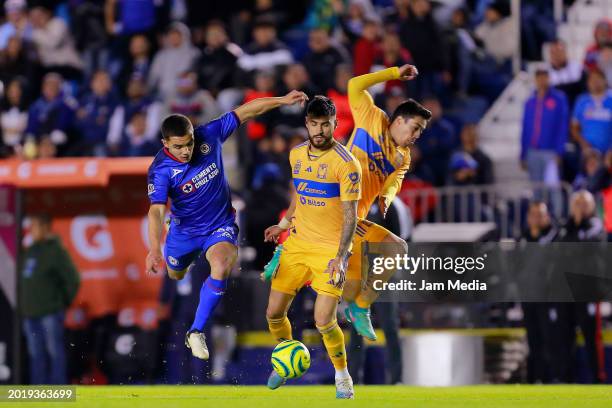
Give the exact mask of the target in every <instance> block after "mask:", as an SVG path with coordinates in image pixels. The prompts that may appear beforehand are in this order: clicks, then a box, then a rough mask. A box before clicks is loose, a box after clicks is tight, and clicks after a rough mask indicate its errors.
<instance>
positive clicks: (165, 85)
mask: <svg viewBox="0 0 612 408" xmlns="http://www.w3.org/2000/svg"><path fill="white" fill-rule="evenodd" d="M164 43H165V44H164V48H163V49H162V50H160V51H159V52H158V53H157V54H156V55H155V58H153V65H152V66H151V71H150V73H149V79H148V84H149V87H150V88H151V90H153V91H154V93H155V94H156V95H157V96H158V97H159V98H161V99H162V100H163V99H166V98H169V97H170V96H171V95H172V94H173V93H174V90H175V89H176V81H177V79H178V78H179V76H180V75H181V74H182V73H183V72H185V71H187V70H189V69H191V67H192V65H193V63H194V62H195V61H196V59H197V58H198V57H199V56H200V51H198V49H197V48H195V47H194V46H193V45H191V33H190V31H189V28H187V26H186V25H185V24H183V23H172V24H171V25H170V27H169V29H168V32H167V33H166V35H165V37H164Z"/></svg>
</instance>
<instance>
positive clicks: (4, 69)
mask: <svg viewBox="0 0 612 408" xmlns="http://www.w3.org/2000/svg"><path fill="white" fill-rule="evenodd" d="M17 77H23V78H25V80H26V81H27V83H28V84H29V86H30V87H31V89H29V92H28V97H29V98H30V99H31V98H33V97H34V95H32V91H33V90H34V89H40V65H39V64H38V61H37V59H36V52H35V50H34V49H33V48H32V47H31V46H30V44H28V43H26V42H24V41H22V40H21V39H19V38H18V37H11V38H10V39H9V40H8V45H7V47H6V48H5V49H4V50H3V51H0V81H2V82H4V83H5V84H7V83H9V82H10V81H12V80H13V79H15V78H17Z"/></svg>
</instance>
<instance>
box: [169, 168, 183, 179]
mask: <svg viewBox="0 0 612 408" xmlns="http://www.w3.org/2000/svg"><path fill="white" fill-rule="evenodd" d="M182 172H183V170H181V169H172V177H170V178H174V177H176V176H177V175H178V174H181V173H182Z"/></svg>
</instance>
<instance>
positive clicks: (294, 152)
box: [289, 141, 308, 157]
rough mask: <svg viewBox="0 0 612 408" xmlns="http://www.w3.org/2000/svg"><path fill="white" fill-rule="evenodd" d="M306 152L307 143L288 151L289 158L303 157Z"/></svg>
mask: <svg viewBox="0 0 612 408" xmlns="http://www.w3.org/2000/svg"><path fill="white" fill-rule="evenodd" d="M307 152H308V141H305V142H302V143H300V144H299V145H297V146H294V147H293V148H291V150H289V157H295V156H296V155H304V154H306V153H307Z"/></svg>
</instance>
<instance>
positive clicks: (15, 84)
mask: <svg viewBox="0 0 612 408" xmlns="http://www.w3.org/2000/svg"><path fill="white" fill-rule="evenodd" d="M23 84H24V81H23V79H14V80H12V81H11V82H10V83H9V84H8V86H7V87H6V95H5V96H4V98H3V99H2V103H1V105H0V129H1V130H0V134H1V135H2V143H0V145H1V146H3V148H2V150H3V152H0V157H1V156H12V155H13V154H15V153H17V154H19V153H20V151H21V145H22V144H23V139H24V134H25V130H26V126H27V125H28V111H27V109H26V98H25V95H24V90H23V88H24V85H23Z"/></svg>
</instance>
